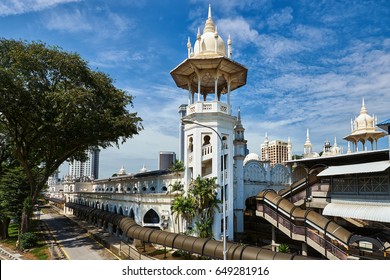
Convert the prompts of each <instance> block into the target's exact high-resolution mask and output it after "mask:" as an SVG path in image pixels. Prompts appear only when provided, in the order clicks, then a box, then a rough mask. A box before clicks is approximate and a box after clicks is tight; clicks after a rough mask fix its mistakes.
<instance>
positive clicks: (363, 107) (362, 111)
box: [360, 97, 367, 114]
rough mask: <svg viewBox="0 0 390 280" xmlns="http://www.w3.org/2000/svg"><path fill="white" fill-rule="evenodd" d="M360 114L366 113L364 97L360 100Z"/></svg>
mask: <svg viewBox="0 0 390 280" xmlns="http://www.w3.org/2000/svg"><path fill="white" fill-rule="evenodd" d="M360 114H367V109H366V105H365V104H364V97H363V100H362V108H361V109H360Z"/></svg>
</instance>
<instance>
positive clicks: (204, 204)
mask: <svg viewBox="0 0 390 280" xmlns="http://www.w3.org/2000/svg"><path fill="white" fill-rule="evenodd" d="M215 181H216V178H202V177H200V176H198V177H197V178H196V179H195V180H193V181H192V183H191V188H190V192H189V193H190V194H191V195H193V196H194V198H195V199H196V202H197V205H196V206H197V222H196V223H195V225H196V227H197V230H198V232H199V236H201V237H212V236H213V232H212V230H211V227H212V224H213V221H214V212H215V209H217V210H218V211H219V210H220V209H219V204H221V201H220V200H219V199H218V198H217V189H218V188H219V186H218V185H217V184H216V183H215Z"/></svg>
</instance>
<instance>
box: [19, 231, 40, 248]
mask: <svg viewBox="0 0 390 280" xmlns="http://www.w3.org/2000/svg"><path fill="white" fill-rule="evenodd" d="M37 242H38V237H37V235H36V234H35V233H33V232H26V233H23V234H22V235H21V236H20V249H21V250H24V249H30V248H33V247H35V246H36V245H37Z"/></svg>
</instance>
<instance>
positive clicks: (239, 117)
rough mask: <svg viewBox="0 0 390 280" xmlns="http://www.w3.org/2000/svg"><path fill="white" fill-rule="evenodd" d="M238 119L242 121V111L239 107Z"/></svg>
mask: <svg viewBox="0 0 390 280" xmlns="http://www.w3.org/2000/svg"><path fill="white" fill-rule="evenodd" d="M238 119H239V120H241V109H240V107H238Z"/></svg>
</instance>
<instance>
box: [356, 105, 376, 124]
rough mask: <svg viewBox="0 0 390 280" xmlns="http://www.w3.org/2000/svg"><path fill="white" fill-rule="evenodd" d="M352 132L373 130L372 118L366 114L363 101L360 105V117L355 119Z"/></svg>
mask: <svg viewBox="0 0 390 280" xmlns="http://www.w3.org/2000/svg"><path fill="white" fill-rule="evenodd" d="M354 123H355V126H354V130H362V129H367V128H371V129H373V128H375V126H374V118H373V117H371V116H370V115H369V114H368V113H367V109H366V106H365V105H364V99H363V103H362V108H361V109H360V115H359V116H358V117H357V118H356V119H355V122H354Z"/></svg>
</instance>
